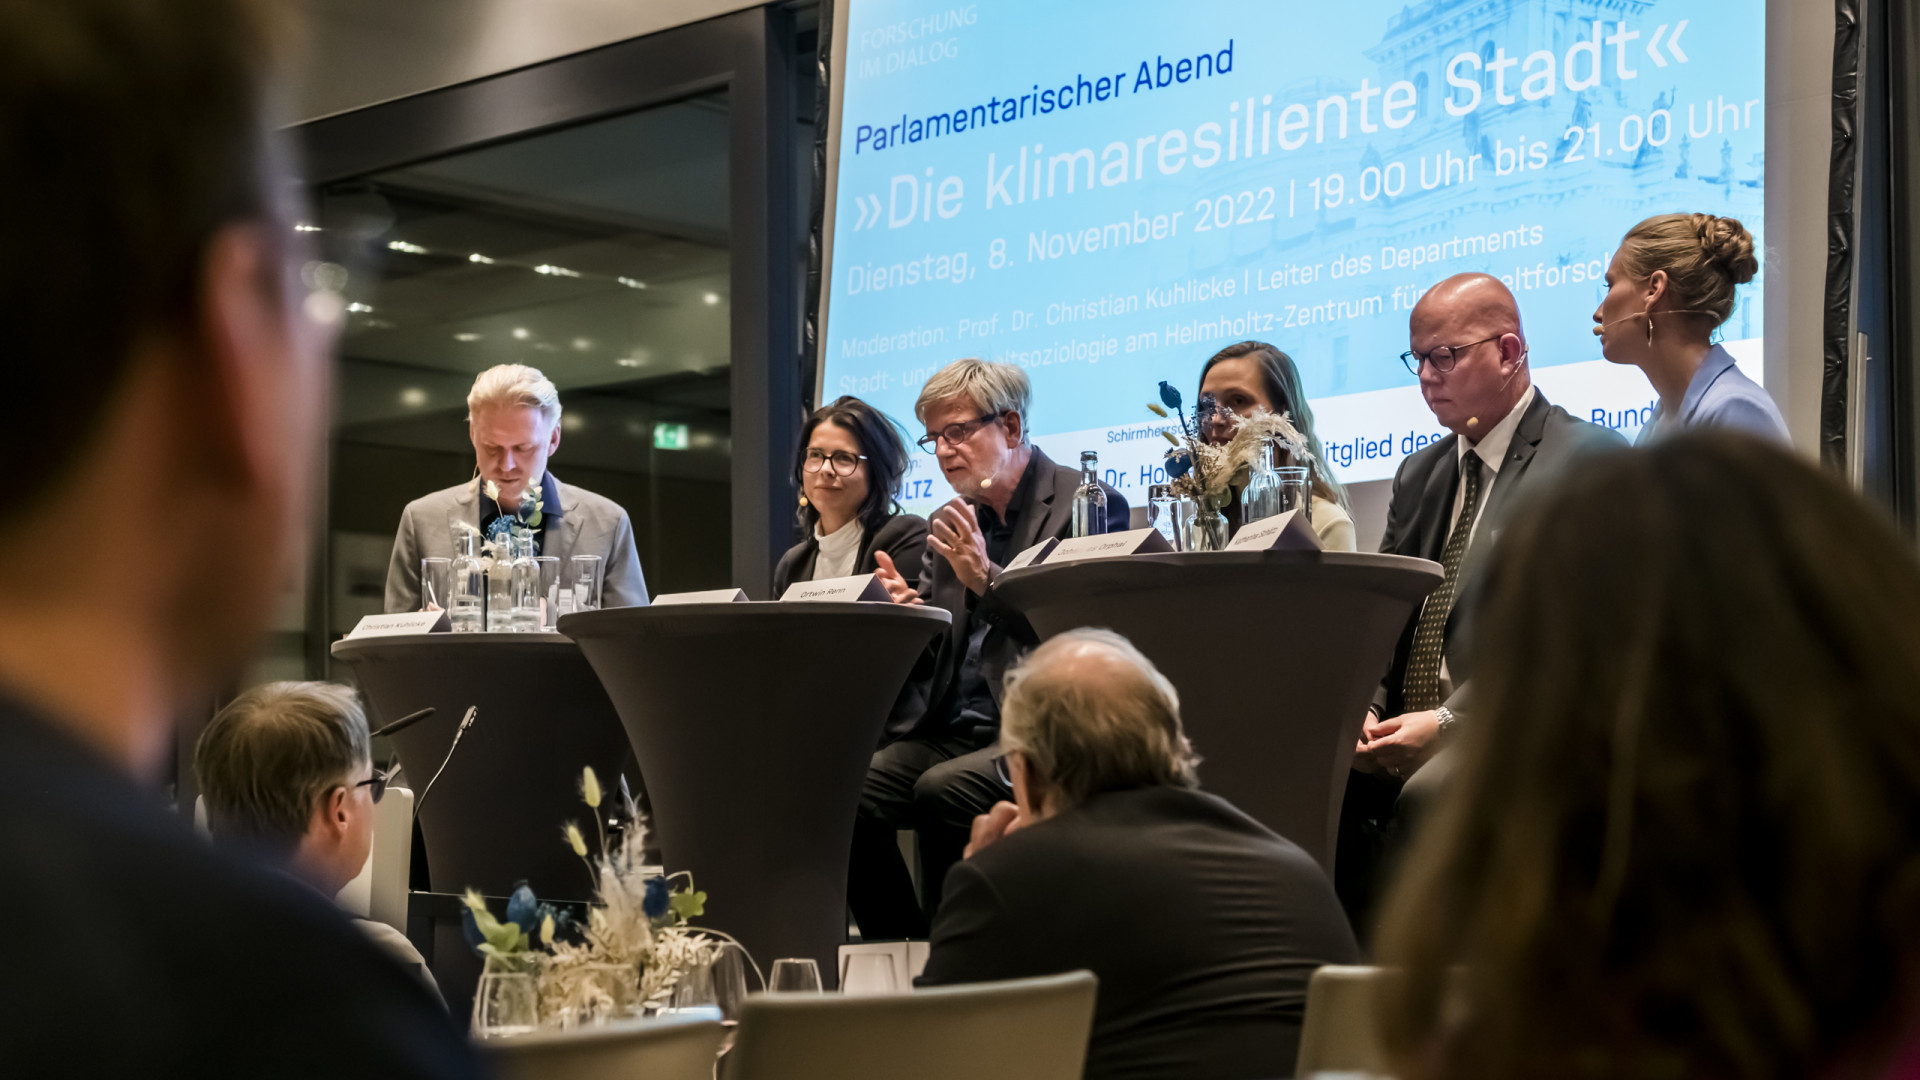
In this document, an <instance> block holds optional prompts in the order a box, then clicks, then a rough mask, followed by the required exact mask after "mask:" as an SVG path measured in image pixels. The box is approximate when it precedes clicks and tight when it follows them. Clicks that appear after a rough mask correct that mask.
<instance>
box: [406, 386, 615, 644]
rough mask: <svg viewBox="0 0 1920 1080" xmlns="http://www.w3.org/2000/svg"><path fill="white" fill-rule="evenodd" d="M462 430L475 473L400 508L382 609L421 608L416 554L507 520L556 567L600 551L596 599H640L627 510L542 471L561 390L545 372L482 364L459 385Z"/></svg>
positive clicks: (445, 550) (556, 443) (611, 603)
mask: <svg viewBox="0 0 1920 1080" xmlns="http://www.w3.org/2000/svg"><path fill="white" fill-rule="evenodd" d="M467 434H468V436H469V437H470V438H471V439H472V440H473V453H474V460H475V462H476V464H477V466H478V467H477V469H476V472H477V473H478V475H477V476H475V477H474V478H473V479H472V480H469V481H467V482H466V483H464V484H460V485H457V486H455V487H450V488H447V489H445V490H443V491H436V492H434V493H433V494H431V495H423V496H421V497H420V498H418V499H415V500H413V501H412V502H410V503H408V504H407V509H406V510H405V512H403V513H402V514H401V515H400V533H399V535H398V536H396V537H395V538H394V541H393V561H392V562H390V563H389V564H388V565H387V610H388V611H416V610H418V609H419V607H420V560H421V559H424V558H431V557H435V556H438V557H440V558H452V557H453V544H454V540H453V538H454V534H455V531H456V530H459V529H461V528H462V526H463V524H464V525H465V526H467V527H471V528H475V529H478V530H480V532H481V533H482V534H483V535H487V534H489V533H491V532H498V531H504V530H505V529H506V528H507V526H508V525H510V524H513V523H515V522H518V523H520V524H523V525H525V526H526V527H528V528H530V529H531V530H532V531H533V533H534V539H535V541H536V542H537V544H538V554H541V555H551V556H554V557H555V558H558V559H559V560H560V563H561V565H562V566H567V565H568V560H570V559H571V558H572V557H573V556H575V555H598V556H600V566H601V575H602V578H601V585H600V602H601V604H602V606H605V607H645V606H646V603H647V582H646V578H645V577H644V576H642V575H641V572H640V554H639V552H638V551H637V550H635V548H634V544H633V524H632V522H630V521H629V520H628V519H627V512H626V511H625V510H623V509H621V507H620V504H618V503H616V502H614V501H613V500H612V499H608V498H606V497H604V496H601V495H595V494H594V493H593V492H591V491H587V490H586V489H584V488H579V487H575V486H573V485H572V484H563V483H561V482H560V480H559V479H558V478H557V477H555V476H554V475H553V473H551V472H549V471H548V470H547V459H548V458H549V457H551V456H552V454H553V452H554V451H556V450H558V449H559V448H560V391H559V390H557V389H555V388H554V385H553V381H552V380H550V379H548V378H547V377H546V376H545V375H542V374H541V373H540V371H539V369H537V368H530V367H527V366H526V365H524V364H500V365H498V366H496V367H491V368H488V369H487V370H485V371H483V372H481V373H480V375H479V377H478V378H476V379H474V380H473V389H472V390H470V391H469V392H468V393H467Z"/></svg>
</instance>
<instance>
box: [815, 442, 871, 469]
mask: <svg viewBox="0 0 1920 1080" xmlns="http://www.w3.org/2000/svg"><path fill="white" fill-rule="evenodd" d="M865 460H867V455H865V454H849V453H847V452H846V451H845V450H835V451H833V452H832V453H828V452H827V451H825V450H818V449H815V448H813V447H811V446H810V447H808V448H807V459H806V460H805V461H803V462H801V464H800V467H801V468H802V469H805V470H806V471H808V472H810V473H817V472H819V471H820V470H821V469H825V470H827V471H828V472H830V473H832V474H833V475H835V476H852V475H853V470H855V469H857V468H859V467H860V463H861V462H863V461H865Z"/></svg>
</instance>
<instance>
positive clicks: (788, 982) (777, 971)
mask: <svg viewBox="0 0 1920 1080" xmlns="http://www.w3.org/2000/svg"><path fill="white" fill-rule="evenodd" d="M767 983H768V985H767V989H768V990H770V991H772V992H773V993H776V994H808V993H812V994H817V993H819V992H820V965H819V964H816V963H814V962H813V960H812V959H810V958H806V957H802V958H800V959H797V960H796V959H787V960H775V961H774V962H773V976H772V977H771V978H769V979H768V980H767Z"/></svg>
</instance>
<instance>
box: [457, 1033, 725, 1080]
mask: <svg viewBox="0 0 1920 1080" xmlns="http://www.w3.org/2000/svg"><path fill="white" fill-rule="evenodd" d="M723 1037H725V1029H724V1028H722V1027H721V1026H720V1024H719V1023H718V1022H716V1021H713V1020H693V1021H687V1020H649V1021H646V1022H644V1023H639V1024H630V1025H622V1026H619V1027H607V1028H586V1029H583V1030H579V1031H556V1032H539V1033H536V1034H533V1035H520V1036H516V1037H514V1038H510V1039H490V1040H488V1041H486V1042H483V1043H481V1044H480V1045H481V1046H482V1047H483V1048H484V1051H485V1053H486V1056H487V1058H488V1059H489V1060H490V1061H491V1063H492V1065H493V1069H494V1071H495V1072H496V1073H497V1074H499V1075H500V1076H501V1077H502V1078H503V1080H628V1078H631V1080H713V1063H714V1059H715V1057H717V1056H718V1055H719V1053H720V1040H721V1039H722V1038H723Z"/></svg>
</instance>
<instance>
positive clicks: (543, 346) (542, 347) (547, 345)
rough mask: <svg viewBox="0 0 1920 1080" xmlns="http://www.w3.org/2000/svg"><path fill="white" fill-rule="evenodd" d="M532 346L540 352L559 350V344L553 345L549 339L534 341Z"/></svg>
mask: <svg viewBox="0 0 1920 1080" xmlns="http://www.w3.org/2000/svg"><path fill="white" fill-rule="evenodd" d="M533 347H534V348H535V349H537V350H539V351H540V352H559V351H560V346H558V345H555V344H554V343H553V342H551V341H536V342H534V343H533Z"/></svg>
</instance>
